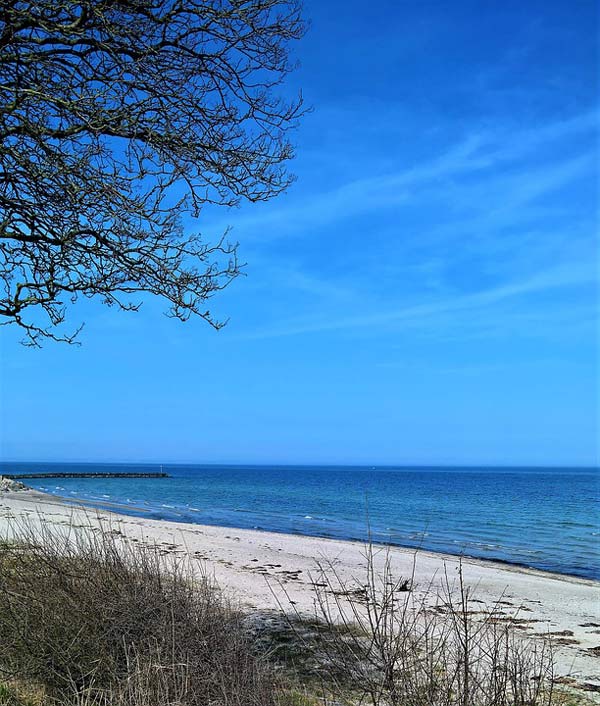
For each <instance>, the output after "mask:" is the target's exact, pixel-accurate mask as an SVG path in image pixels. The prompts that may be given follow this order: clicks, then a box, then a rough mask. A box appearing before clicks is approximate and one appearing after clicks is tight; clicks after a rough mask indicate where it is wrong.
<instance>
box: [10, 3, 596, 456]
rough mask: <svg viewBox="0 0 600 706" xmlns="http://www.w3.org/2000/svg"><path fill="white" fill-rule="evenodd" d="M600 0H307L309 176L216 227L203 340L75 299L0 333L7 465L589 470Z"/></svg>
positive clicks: (151, 305)
mask: <svg viewBox="0 0 600 706" xmlns="http://www.w3.org/2000/svg"><path fill="white" fill-rule="evenodd" d="M597 7H598V5H597V2H596V0H581V1H578V2H572V1H570V0H562V1H558V2H557V1H556V0H554V1H553V0H550V1H549V0H539V1H538V0H529V1H528V2H523V1H522V0H505V1H504V2H481V0H456V1H455V2H446V1H445V0H439V1H437V2H433V1H427V0H424V1H423V2H404V1H399V0H382V1H380V2H371V3H368V2H364V0H363V1H361V2H358V1H356V0H335V1H334V0H327V1H326V2H323V1H322V0H309V1H307V2H306V15H307V16H308V17H309V18H310V19H311V21H312V26H311V29H310V31H309V33H308V35H307V36H306V38H305V39H304V40H303V41H302V42H301V44H299V45H298V46H297V53H298V56H299V58H300V60H301V62H302V66H301V69H300V71H299V72H298V73H297V74H296V75H295V76H294V77H293V80H292V82H291V85H290V90H292V89H293V88H294V86H301V87H302V88H303V91H304V95H305V98H306V100H307V102H309V103H311V104H312V105H313V106H314V108H315V110H314V112H313V113H312V114H311V115H309V116H308V117H307V118H306V120H305V121H304V124H303V126H302V128H301V129H300V130H299V132H298V133H297V134H296V136H295V142H296V144H297V159H296V160H295V163H294V167H293V168H294V171H295V172H296V173H297V175H298V180H297V182H296V183H295V185H294V186H293V188H291V189H290V191H289V193H288V194H286V195H285V196H283V197H281V198H279V199H277V200H275V201H272V202H270V203H268V204H261V205H259V206H252V207H250V206H244V207H242V208H240V209H236V210H232V211H221V212H219V213H216V212H210V213H209V212H207V213H205V214H204V216H203V217H202V218H201V219H200V222H199V224H190V227H194V228H196V229H200V230H202V232H203V233H204V234H205V235H206V236H207V237H208V238H214V237H216V236H217V235H219V234H220V232H221V231H222V229H223V227H224V226H225V225H227V224H230V225H232V226H233V236H234V237H235V239H237V240H239V242H240V246H241V250H240V253H241V257H242V259H243V260H244V261H246V262H247V263H248V265H247V269H246V272H247V277H245V278H240V279H238V280H237V281H236V282H235V283H234V284H233V285H232V287H231V288H230V289H229V290H228V291H226V292H225V293H223V294H222V295H221V296H220V297H219V298H218V299H215V300H214V306H213V307H212V308H213V309H214V311H215V313H217V314H220V315H222V316H230V318H231V320H230V323H229V325H228V326H227V327H226V329H225V330H223V331H221V332H219V333H216V332H215V331H213V330H212V329H211V328H209V327H208V326H207V325H206V324H204V322H202V321H200V320H198V321H191V322H188V323H187V324H181V323H179V322H176V321H172V320H170V319H167V318H165V317H163V316H162V315H161V312H162V310H163V308H164V307H163V306H162V305H161V304H160V303H159V302H148V303H146V304H145V305H144V307H143V309H142V311H141V312H140V313H138V314H124V313H119V312H116V311H114V310H110V309H106V308H104V307H102V305H101V304H99V303H98V304H97V305H91V304H89V303H86V304H85V306H84V305H82V306H80V307H78V308H77V310H75V311H73V312H72V317H71V320H72V322H73V323H74V322H76V321H77V318H78V317H82V318H84V319H85V321H86V328H85V331H84V334H83V338H82V340H83V346H82V347H81V348H75V347H67V346H65V345H60V344H52V343H48V344H46V345H45V347H44V348H43V349H42V350H41V351H40V350H31V349H25V348H23V347H21V346H19V345H18V343H17V342H18V340H19V338H20V335H19V332H18V331H16V330H14V331H13V330H10V329H4V330H3V331H2V338H1V345H2V379H1V383H2V387H1V393H2V407H1V420H0V421H1V424H2V428H1V439H0V440H1V446H2V456H3V457H4V458H5V459H12V460H91V461H101V460H122V461H136V460H139V461H146V460H149V461H156V462H159V463H160V462H168V461H190V462H207V463H209V462H249V463H262V462H266V463H269V462H274V463H311V462H315V463H319V462H324V463H367V464H388V463H390V464H391V463H423V464H427V463H469V464H476V463H490V464H513V463H523V464H569V463H572V464H595V463H597V462H598V445H597V440H596V431H597V427H598V369H597V362H596V356H597V354H598V350H597V338H596V335H597V326H598V319H597V316H598V311H597V306H598V289H597V275H598V270H597V258H598V248H597V246H598V210H597V209H598V174H597V168H598V156H599V155H598V133H597V124H598V119H599V115H600V113H599V109H600V106H599V100H598V84H597V75H596V71H597V62H598V54H597V51H598V39H597V37H598V10H597Z"/></svg>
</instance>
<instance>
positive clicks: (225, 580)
mask: <svg viewBox="0 0 600 706" xmlns="http://www.w3.org/2000/svg"><path fill="white" fill-rule="evenodd" d="M118 510H119V506H117V505H112V506H111V507H110V509H107V510H102V511H97V510H95V509H91V508H85V507H83V506H82V505H75V504H71V503H67V502H63V501H62V500H61V499H60V498H56V497H54V496H51V495H45V494H43V493H38V492H37V491H30V490H27V491H21V492H6V493H2V494H0V535H1V536H5V535H6V534H7V533H10V531H11V530H10V526H11V522H12V521H14V520H15V519H27V520H28V521H29V522H31V523H34V525H35V524H36V523H45V524H46V525H48V526H55V527H56V528H57V529H59V528H61V527H63V528H64V527H67V526H68V525H75V526H78V527H90V528H94V527H95V528H97V527H99V526H104V527H105V528H106V527H108V526H109V525H110V529H112V530H117V531H119V532H121V533H122V535H123V536H124V537H126V538H128V539H130V540H132V541H137V542H145V543H149V544H152V545H156V546H158V547H159V548H160V549H161V550H162V551H164V553H165V554H166V555H167V554H168V555H173V556H174V557H179V556H181V557H184V556H188V557H190V559H191V562H192V564H193V565H194V566H196V565H197V566H198V571H201V570H208V572H210V573H211V574H214V577H215V578H216V580H217V582H218V584H219V585H220V587H221V588H222V589H224V590H225V591H227V592H228V593H229V594H230V595H231V596H232V597H233V598H234V599H235V600H237V601H238V602H239V603H240V604H241V605H242V607H243V608H245V609H257V610H260V611H269V610H276V609H277V602H278V599H279V600H281V602H282V603H283V604H284V605H286V606H289V603H288V599H289V600H291V601H293V608H294V609H296V610H298V611H299V612H300V613H305V614H310V613H312V612H313V606H314V586H313V585H312V582H313V581H317V580H318V578H317V576H318V570H317V562H318V561H325V562H335V567H336V571H337V572H338V574H339V575H340V576H341V577H342V578H343V579H344V580H348V581H350V580H352V579H353V578H355V579H356V580H357V581H358V582H360V583H363V584H364V583H365V545H364V544H362V543H360V542H350V541H340V540H331V539H319V538H314V537H304V536H298V535H289V534H277V533H272V532H263V531H255V530H240V529H233V528H226V527H211V526H204V525H194V524H185V523H175V522H167V521H160V520H151V519H148V518H145V517H131V516H126V515H119V514H117V513H118ZM389 558H390V561H391V565H392V568H393V571H394V574H395V576H396V577H400V576H403V577H410V576H411V574H413V570H414V586H415V589H414V590H415V592H416V593H417V594H418V593H419V592H421V591H422V592H425V589H426V588H427V587H430V589H429V591H430V595H431V599H432V601H433V600H434V598H435V595H436V594H437V593H439V592H442V591H443V583H444V581H445V576H448V577H449V579H450V580H451V581H454V580H456V579H457V577H458V569H459V560H458V558H457V557H455V556H447V555H442V554H434V553H431V552H426V551H420V552H418V554H417V555H416V558H415V552H414V551H413V550H408V549H402V548H397V547H392V548H390V549H389ZM384 561H385V551H384V550H376V556H375V564H376V566H380V567H381V566H382V565H383V563H384ZM462 572H463V576H464V580H465V582H466V584H467V585H468V586H469V587H472V588H473V598H474V599H476V601H477V602H476V603H474V604H473V607H474V610H475V609H476V610H485V609H488V608H491V607H493V606H496V607H497V609H498V610H499V617H500V619H501V620H508V619H510V618H513V617H515V616H516V618H517V625H518V630H519V631H520V632H521V633H522V634H523V635H527V636H535V635H536V634H549V635H550V637H551V639H552V640H553V642H554V643H555V644H556V646H557V649H556V671H557V675H558V676H560V677H564V678H566V679H567V680H569V679H574V680H576V683H577V684H578V685H579V686H580V687H581V686H583V687H586V686H587V689H586V690H587V691H588V695H589V696H593V697H594V698H595V699H596V698H599V696H598V694H594V693H593V692H592V691H591V690H592V689H594V687H595V686H598V687H599V688H600V582H596V581H591V580H586V579H580V578H574V577H568V576H562V575H558V574H551V573H546V572H542V571H537V570H533V569H525V568H520V567H515V566H509V565H503V564H497V563H492V562H486V561H479V560H475V559H469V558H464V559H463V560H462ZM286 593H287V597H288V598H286V596H285V594H286ZM274 594H275V595H274ZM499 601H500V602H499ZM289 607H290V608H291V606H289Z"/></svg>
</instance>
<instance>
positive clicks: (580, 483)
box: [0, 463, 600, 579]
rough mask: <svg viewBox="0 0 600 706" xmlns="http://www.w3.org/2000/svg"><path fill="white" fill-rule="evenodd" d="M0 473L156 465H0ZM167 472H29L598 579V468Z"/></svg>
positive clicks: (148, 500)
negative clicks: (143, 475)
mask: <svg viewBox="0 0 600 706" xmlns="http://www.w3.org/2000/svg"><path fill="white" fill-rule="evenodd" d="M0 469H2V470H4V471H6V472H9V471H10V472H14V473H19V472H23V473H25V472H27V471H50V472H51V471H65V472H69V471H70V472H77V471H85V472H93V471H119V472H128V471H129V472H134V471H158V470H160V467H159V466H158V465H142V464H135V465H132V464H72V463H69V464H52V463H20V464H15V463H2V464H0ZM164 471H166V472H168V473H169V474H170V475H171V477H170V478H166V479H129V478H123V479H120V478H115V479H87V478H86V479H62V478H61V479H52V480H41V479H40V480H28V481H27V483H28V485H30V486H32V487H35V488H37V489H39V490H43V491H45V492H49V493H54V494H56V495H60V496H62V497H65V498H70V499H77V498H82V499H86V500H89V501H93V502H94V503H98V504H100V503H102V502H117V503H122V504H124V505H125V506H126V507H127V510H126V511H127V512H128V513H130V514H132V515H136V514H141V513H140V512H139V511H138V510H137V509H136V508H143V509H144V512H143V515H144V516H147V517H153V518H162V519H168V520H175V521H180V522H195V523H198V524H212V525H221V526H226V527H239V528H255V529H262V530H269V531H275V532H291V533H296V534H306V535H314V536H323V537H334V538H339V539H365V538H366V537H367V536H368V533H369V530H370V534H371V536H372V538H373V539H374V540H375V541H377V542H385V543H390V544H395V545H400V546H405V547H420V548H422V549H427V550H431V551H438V552H447V553H451V554H464V555H467V556H473V557H479V558H484V559H492V560H496V561H503V562H509V563H514V564H520V565H524V566H530V567H535V568H538V569H545V570H549V571H555V572H559V573H564V574H572V575H576V576H583V577H587V578H595V579H600V495H599V492H598V491H599V490H600V472H599V471H598V470H597V469H577V468H408V467H401V468H400V467H399V468H357V467H325V466H323V467H317V466H310V467H309V466H202V465H169V464H165V465H164Z"/></svg>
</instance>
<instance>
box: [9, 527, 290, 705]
mask: <svg viewBox="0 0 600 706" xmlns="http://www.w3.org/2000/svg"><path fill="white" fill-rule="evenodd" d="M43 526H44V525H43V523H42V527H43ZM0 668H1V669H2V672H3V674H4V676H5V677H6V678H10V677H18V679H19V680H20V681H22V682H23V681H24V682H27V683H32V684H36V685H40V686H41V687H43V689H44V690H45V693H46V694H47V698H48V699H55V700H56V701H57V702H59V703H61V704H73V705H75V704H76V705H77V706H84V705H88V704H89V705H92V704H93V705H98V706H100V705H101V704H106V705H107V706H108V704H111V706H168V705H169V704H177V705H178V706H188V705H189V706H196V705H197V706H200V705H201V706H206V705H207V704H213V705H214V706H242V704H243V706H271V705H274V704H275V703H276V698H277V688H276V686H275V684H274V682H273V679H272V678H271V674H270V671H269V669H268V667H267V666H266V665H265V664H264V662H263V661H262V660H261V659H259V658H258V657H257V656H256V655H255V654H254V652H253V650H252V649H251V645H250V644H249V640H248V637H247V633H246V631H245V629H244V627H243V624H242V618H241V616H240V614H239V613H238V612H237V611H236V610H234V609H233V608H232V607H231V606H230V605H229V604H228V603H227V601H226V600H225V599H224V598H223V596H222V595H221V594H220V592H219V591H218V590H217V589H216V587H215V586H213V585H212V583H211V582H210V580H209V579H208V578H206V577H204V578H201V579H200V580H198V579H195V580H192V577H191V575H190V573H189V572H188V570H187V568H186V564H185V562H170V563H169V564H168V565H167V564H166V563H165V559H164V557H162V556H161V555H160V554H159V552H158V551H157V550H155V549H152V548H147V547H143V546H142V547H139V546H136V545H133V544H131V543H128V542H126V541H124V540H123V539H122V538H121V537H120V535H119V534H118V533H117V531H114V530H113V531H112V532H111V531H110V530H108V531H104V532H97V533H93V532H90V531H80V530H76V529H74V528H69V529H67V530H65V531H64V532H60V533H58V532H56V531H51V530H49V529H45V530H44V529H42V530H41V531H40V530H39V529H36V530H35V532H34V531H33V530H32V529H31V527H30V526H29V525H27V524H23V525H20V526H18V527H16V528H14V529H13V537H12V540H11V542H4V543H3V544H2V545H1V546H0Z"/></svg>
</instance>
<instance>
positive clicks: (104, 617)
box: [0, 521, 585, 706]
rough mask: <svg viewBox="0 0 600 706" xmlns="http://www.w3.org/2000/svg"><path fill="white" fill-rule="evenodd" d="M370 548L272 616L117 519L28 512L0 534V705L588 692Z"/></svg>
mask: <svg viewBox="0 0 600 706" xmlns="http://www.w3.org/2000/svg"><path fill="white" fill-rule="evenodd" d="M371 551H372V548H371ZM366 559H367V565H366V574H365V581H364V582H363V583H360V584H359V585H354V584H353V585H349V584H348V583H347V582H344V581H342V580H341V579H340V577H339V575H338V574H337V572H336V568H335V566H334V565H322V566H321V576H320V578H319V580H318V581H316V582H315V589H314V590H315V593H314V597H315V602H314V604H315V609H316V610H315V614H314V616H312V617H310V616H306V615H300V614H295V613H294V610H293V609H291V610H290V607H289V606H285V591H284V592H283V593H282V594H280V600H281V612H280V614H279V615H278V617H277V619H275V620H270V622H269V625H271V628H270V629H268V630H265V629H263V628H261V627H260V625H261V622H260V620H258V626H259V627H258V628H257V619H256V616H254V617H253V616H252V615H250V616H249V615H247V614H244V613H243V612H242V611H240V610H239V609H238V608H237V607H236V606H235V604H234V603H232V602H231V600H230V599H229V598H228V597H227V596H226V595H225V594H224V593H223V592H222V591H221V590H220V589H219V587H218V586H217V585H216V584H215V582H214V581H213V580H212V579H211V578H210V577H209V576H208V575H206V574H198V573H197V572H195V573H194V572H192V571H190V567H189V563H188V562H187V561H186V559H185V557H179V558H176V557H173V556H172V555H165V553H164V552H162V551H161V550H160V548H159V547H154V546H147V545H143V544H141V543H136V542H132V541H130V540H129V539H128V538H127V537H125V536H124V535H123V534H122V533H121V532H120V531H119V530H118V529H115V528H112V529H111V528H109V527H105V528H104V530H100V529H97V530H96V531H92V530H90V529H87V530H84V529H82V528H78V527H75V526H74V525H67V526H60V527H59V528H57V527H53V528H51V527H50V525H49V524H48V525H46V524H44V523H41V524H39V523H38V524H36V525H35V527H34V525H33V524H32V523H28V522H27V521H24V522H21V523H19V524H18V525H16V526H14V527H13V530H12V533H11V539H10V541H4V542H2V543H0V670H1V674H2V675H3V676H2V677H0V706H39V705H41V704H55V705H56V706H109V705H110V706H175V705H177V706H206V705H207V704H210V705H211V706H317V705H318V704H321V705H323V706H325V705H326V704H333V703H335V704H338V705H344V706H350V705H353V704H359V703H360V704H371V706H555V705H557V704H561V706H574V704H576V703H577V704H583V703H585V701H584V699H583V698H576V697H574V696H569V697H565V696H564V695H563V694H562V693H559V692H558V691H557V690H556V689H555V688H554V686H553V683H552V660H551V653H550V652H549V651H548V650H547V649H546V646H544V645H543V643H541V642H539V641H536V642H535V643H530V642H523V641H522V640H520V639H519V638H518V637H517V636H516V635H515V631H514V630H513V629H512V626H511V625H510V624H506V623H498V622H494V620H493V614H492V616H491V617H490V619H489V620H488V621H484V623H483V624H482V623H481V622H480V621H479V622H477V621H472V620H471V617H470V613H469V610H468V607H469V606H468V603H469V599H470V595H469V593H468V591H467V590H466V589H465V587H464V586H462V585H461V584H460V583H459V585H458V590H457V591H455V590H454V588H453V587H451V586H450V585H449V584H448V593H447V595H445V596H443V597H442V601H441V603H440V606H441V607H443V610H440V611H431V609H430V608H429V607H428V606H429V604H428V602H427V601H423V600H422V599H421V600H418V599H417V598H416V596H415V594H413V591H412V581H411V580H410V578H409V580H407V579H406V578H398V579H396V578H395V577H393V575H392V574H391V570H390V568H389V565H388V564H385V566H384V571H383V573H379V574H377V573H376V572H375V570H374V562H373V560H372V554H371V555H369V549H367V554H366ZM274 590H277V589H274Z"/></svg>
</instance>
